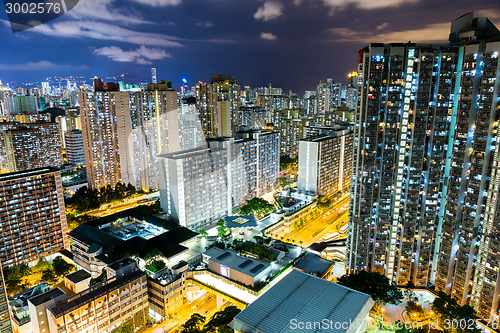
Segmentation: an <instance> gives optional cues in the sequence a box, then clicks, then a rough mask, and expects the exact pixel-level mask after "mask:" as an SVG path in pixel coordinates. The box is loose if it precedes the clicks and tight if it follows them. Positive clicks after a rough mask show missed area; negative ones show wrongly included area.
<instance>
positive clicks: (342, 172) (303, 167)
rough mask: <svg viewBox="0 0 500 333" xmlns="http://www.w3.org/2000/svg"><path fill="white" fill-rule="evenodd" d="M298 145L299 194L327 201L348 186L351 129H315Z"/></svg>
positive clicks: (350, 161)
mask: <svg viewBox="0 0 500 333" xmlns="http://www.w3.org/2000/svg"><path fill="white" fill-rule="evenodd" d="M318 130H319V131H320V133H321V134H318V135H315V136H310V137H307V138H305V139H302V140H300V142H299V154H298V156H299V179H298V185H297V188H298V189H299V190H300V191H304V192H310V193H315V194H319V195H321V196H325V197H330V196H332V195H334V194H335V193H338V192H343V191H347V190H348V189H349V186H350V184H351V172H352V168H351V166H352V151H353V144H354V135H353V132H352V130H350V129H334V128H328V127H320V128H318Z"/></svg>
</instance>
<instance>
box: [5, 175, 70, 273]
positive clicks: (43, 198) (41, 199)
mask: <svg viewBox="0 0 500 333" xmlns="http://www.w3.org/2000/svg"><path fill="white" fill-rule="evenodd" d="M0 221H2V224H1V226H0V227H1V230H0V231H1V233H0V235H1V240H0V244H1V245H0V260H1V262H2V265H3V266H4V267H5V266H6V267H12V266H16V265H19V264H23V263H25V264H31V263H35V262H36V261H38V260H39V259H40V258H44V257H46V256H49V255H52V254H55V253H57V252H58V251H60V250H62V249H65V248H67V247H68V245H69V244H68V238H67V235H66V232H67V226H66V213H65V210H64V196H63V188H62V185H61V172H60V171H59V170H58V169H55V168H39V169H32V170H27V171H20V172H14V173H6V174H2V175H0Z"/></svg>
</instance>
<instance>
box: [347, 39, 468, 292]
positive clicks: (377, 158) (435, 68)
mask: <svg viewBox="0 0 500 333" xmlns="http://www.w3.org/2000/svg"><path fill="white" fill-rule="evenodd" d="M359 59H360V63H359V70H358V73H359V74H358V75H359V78H358V79H359V85H358V105H357V108H356V127H355V148H354V149H355V157H354V164H353V177H352V180H353V187H352V193H351V203H350V215H349V221H350V226H351V229H350V238H349V245H348V249H349V254H348V256H349V258H348V262H349V270H351V271H357V270H360V269H368V270H373V271H378V272H381V273H383V274H385V275H387V276H388V277H389V278H390V279H391V280H393V281H394V282H396V283H397V284H399V285H405V284H407V283H408V282H410V281H411V282H413V283H414V284H415V285H416V286H427V285H428V284H430V283H431V281H432V279H433V277H432V275H433V268H435V265H433V263H434V259H435V257H434V250H435V242H434V241H435V237H436V232H437V227H438V223H437V220H438V215H439V211H440V205H441V200H442V199H443V187H442V184H443V180H444V177H445V175H444V173H443V172H444V169H443V168H442V166H443V165H446V163H448V164H449V157H448V156H447V155H446V152H447V150H448V143H449V135H448V133H449V130H450V126H451V122H450V121H449V116H450V115H451V112H452V110H453V109H452V108H453V96H454V93H455V89H454V88H455V71H456V67H457V65H458V60H459V59H458V56H457V53H456V49H455V48H454V47H452V46H448V45H441V46H439V45H418V44H417V45H415V44H389V45H384V44H370V45H369V46H367V47H366V48H364V49H362V50H361V51H360V57H359ZM450 118H451V117H450ZM422 157H424V158H422ZM416 259H418V260H416Z"/></svg>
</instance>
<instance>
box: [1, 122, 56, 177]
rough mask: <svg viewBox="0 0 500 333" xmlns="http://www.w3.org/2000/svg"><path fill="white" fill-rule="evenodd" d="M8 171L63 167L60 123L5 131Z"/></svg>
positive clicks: (31, 124) (41, 124) (5, 157)
mask: <svg viewBox="0 0 500 333" xmlns="http://www.w3.org/2000/svg"><path fill="white" fill-rule="evenodd" d="M2 143H3V145H4V148H3V150H4V152H5V156H4V159H6V161H7V165H8V170H9V171H10V172H15V171H23V170H29V169H35V168H42V167H54V166H60V165H62V164H63V163H64V162H63V155H62V143H61V135H60V130H59V124H57V123H45V122H39V123H30V124H23V125H18V126H15V127H12V128H11V129H8V130H6V131H3V140H1V141H0V144H2Z"/></svg>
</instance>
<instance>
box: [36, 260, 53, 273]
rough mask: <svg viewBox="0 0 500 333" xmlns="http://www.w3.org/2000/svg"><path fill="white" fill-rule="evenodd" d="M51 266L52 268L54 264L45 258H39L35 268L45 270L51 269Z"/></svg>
mask: <svg viewBox="0 0 500 333" xmlns="http://www.w3.org/2000/svg"><path fill="white" fill-rule="evenodd" d="M51 268H52V266H51V264H50V262H48V261H47V260H45V259H44V258H42V259H40V260H38V262H37V263H36V265H35V269H36V270H38V271H43V270H46V269H51Z"/></svg>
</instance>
